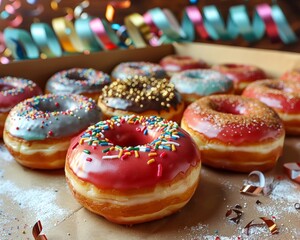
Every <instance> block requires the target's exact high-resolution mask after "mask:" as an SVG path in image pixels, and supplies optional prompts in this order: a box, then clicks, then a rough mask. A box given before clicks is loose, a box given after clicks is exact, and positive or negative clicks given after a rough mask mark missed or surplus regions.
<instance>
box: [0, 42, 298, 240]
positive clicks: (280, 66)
mask: <svg viewBox="0 0 300 240" xmlns="http://www.w3.org/2000/svg"><path fill="white" fill-rule="evenodd" d="M175 52H176V53H179V54H181V55H190V56H193V57H195V58H201V59H204V60H205V61H207V62H208V63H209V64H217V63H224V62H237V63H245V64H254V65H257V66H260V67H261V68H263V69H264V70H266V72H267V73H268V74H269V76H271V77H278V76H280V75H281V74H282V73H283V72H284V71H286V70H288V69H291V68H294V67H297V66H299V65H300V55H299V54H293V53H285V52H276V51H269V50H268V51H265V50H250V49H244V48H238V47H225V46H217V45H209V44H174V45H165V46H160V47H157V48H152V47H149V48H145V49H133V50H115V51H111V52H100V53H92V54H90V55H77V56H65V57H62V58H59V59H46V60H28V61H22V62H14V63H11V64H8V65H0V74H1V75H2V76H6V75H13V76H18V77H24V78H29V79H32V80H34V81H36V82H37V83H38V84H40V85H41V86H42V87H44V85H45V82H46V81H47V79H48V78H49V77H50V76H51V75H52V74H54V73H55V72H57V71H59V70H62V69H67V68H71V67H93V68H96V69H99V70H103V71H105V72H110V71H111V69H112V68H113V67H114V66H115V65H116V64H117V63H119V62H123V61H133V60H137V61H139V60H144V61H152V62H158V61H159V60H160V59H161V58H162V57H163V56H166V55H168V54H172V53H175ZM299 143H300V141H299V139H297V138H290V137H287V138H286V141H285V147H284V152H283V156H282V157H281V158H280V159H279V162H278V164H277V167H276V168H275V169H273V170H272V171H270V172H267V173H266V177H267V182H272V181H273V179H277V181H278V182H277V186H276V187H275V189H274V190H273V192H272V193H271V194H270V195H269V196H247V195H242V194H240V192H239V190H240V188H241V187H242V186H243V184H244V180H246V179H247V175H246V174H236V173H230V172H223V171H217V170H214V169H211V168H207V167H203V168H202V170H201V180H200V185H199V187H198V189H197V191H196V193H195V195H194V196H193V198H192V199H191V201H190V202H189V203H188V204H187V206H185V207H184V208H183V209H182V210H181V211H180V212H178V213H176V214H173V215H172V216H169V217H166V218H164V219H161V220H158V221H153V222H149V223H144V224H139V225H135V226H120V225H116V224H113V223H110V222H108V221H107V220H105V219H103V218H102V217H100V216H97V215H95V214H93V213H91V212H89V211H88V210H86V209H84V208H83V207H82V206H81V205H79V204H78V203H77V202H76V201H75V200H74V198H73V197H72V196H71V193H70V191H69V189H68V187H67V185H66V182H65V178H64V172H63V170H59V171H34V170H31V169H27V168H23V167H22V166H20V165H19V164H17V163H16V162H15V161H14V159H13V158H12V157H11V156H10V154H9V153H8V152H7V151H6V149H5V146H4V145H3V142H1V141H0V239H1V240H5V239H14V240H15V239H32V234H31V231H32V226H33V225H34V224H35V222H37V221H38V220H41V222H42V225H43V232H44V233H45V234H46V236H47V237H48V239H53V240H54V239H55V240H57V239H72V240H76V239H80V240H86V239H97V240H99V239H130V240H132V239H217V236H219V237H220V239H222V240H223V239H239V237H242V239H269V238H270V239H271V238H272V239H293V238H294V239H300V225H299V216H300V215H299V214H300V211H299V210H297V209H296V208H295V206H294V205H295V203H299V202H300V185H299V184H297V183H294V182H292V181H290V180H289V179H288V178H287V177H286V175H285V174H284V172H283V168H282V166H283V163H285V162H294V161H299V157H300V144H299ZM257 200H259V201H260V202H261V204H257ZM236 204H239V205H240V206H242V211H243V215H242V218H241V220H240V222H239V223H238V224H235V223H233V222H232V221H230V220H229V218H231V217H234V216H235V215H232V216H230V217H225V214H226V212H227V210H228V209H230V208H231V207H234V206H235V205H236ZM259 217H268V218H270V219H273V220H274V219H276V221H275V222H276V224H277V227H278V229H279V234H277V235H274V236H272V235H271V233H270V232H269V230H268V228H267V227H265V226H263V227H260V228H259V227H254V228H251V229H250V235H249V236H247V235H246V233H245V230H244V227H245V226H246V225H247V224H248V223H249V222H250V221H251V220H253V219H255V222H258V223H261V222H259Z"/></svg>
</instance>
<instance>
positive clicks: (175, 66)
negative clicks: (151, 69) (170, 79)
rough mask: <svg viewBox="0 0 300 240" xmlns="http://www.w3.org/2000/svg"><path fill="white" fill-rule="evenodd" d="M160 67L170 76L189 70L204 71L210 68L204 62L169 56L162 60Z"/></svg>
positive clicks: (186, 57) (187, 57)
mask: <svg viewBox="0 0 300 240" xmlns="http://www.w3.org/2000/svg"><path fill="white" fill-rule="evenodd" d="M160 65H161V66H162V67H163V68H164V69H165V71H166V72H167V73H168V75H169V76H172V75H173V74H174V73H178V72H181V71H183V70H189V69H199V68H200V69H203V68H209V66H208V65H207V64H206V63H205V62H204V61H202V60H196V59H194V58H192V57H189V56H179V55H169V56H166V57H164V58H163V59H161V60H160Z"/></svg>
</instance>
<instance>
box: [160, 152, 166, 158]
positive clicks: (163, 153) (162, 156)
mask: <svg viewBox="0 0 300 240" xmlns="http://www.w3.org/2000/svg"><path fill="white" fill-rule="evenodd" d="M166 156H167V153H166V152H162V153H161V154H160V155H159V157H160V158H164V157H166Z"/></svg>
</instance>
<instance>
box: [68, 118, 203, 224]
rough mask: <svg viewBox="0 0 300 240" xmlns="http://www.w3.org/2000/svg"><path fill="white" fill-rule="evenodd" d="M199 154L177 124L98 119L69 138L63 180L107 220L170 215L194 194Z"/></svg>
mask: <svg viewBox="0 0 300 240" xmlns="http://www.w3.org/2000/svg"><path fill="white" fill-rule="evenodd" d="M200 168H201V161H200V153H199V151H198V148H197V146H196V145H195V143H194V141H193V140H192V139H191V137H190V136H189V135H188V134H187V133H186V132H185V131H184V130H182V129H181V128H180V127H179V126H178V124H177V123H175V122H168V121H167V120H164V119H162V118H159V117H155V116H151V117H138V116H135V115H131V116H123V117H114V118H112V119H110V120H106V121H102V122H98V123H97V124H95V125H93V126H91V127H89V128H88V129H87V130H86V131H85V132H84V133H83V134H81V135H79V136H78V137H76V138H74V139H73V140H72V142H71V145H70V148H69V151H68V154H67V159H66V166H65V172H66V179H67V182H68V184H69V187H70V189H71V190H72V192H73V194H74V196H75V198H76V199H77V200H78V201H79V202H80V203H81V204H82V205H83V206H84V207H86V208H87V209H89V210H90V211H92V212H94V213H97V214H99V215H101V216H103V217H105V218H107V219H108V220H109V221H112V222H116V223H119V224H136V223H142V222H147V221H151V220H155V219H159V218H162V217H164V216H167V215H170V214H172V213H173V212H175V211H177V210H179V209H180V208H182V207H183V206H184V205H185V204H186V203H187V202H188V201H189V200H190V198H191V197H192V195H193V193H194V192H195V190H196V188H197V185H198V181H199V176H200V175H199V174H200Z"/></svg>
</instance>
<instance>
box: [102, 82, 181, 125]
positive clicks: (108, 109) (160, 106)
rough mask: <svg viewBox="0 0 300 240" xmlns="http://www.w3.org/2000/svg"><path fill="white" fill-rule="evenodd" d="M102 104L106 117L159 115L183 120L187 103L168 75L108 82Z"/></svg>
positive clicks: (103, 93) (174, 119) (169, 118)
mask: <svg viewBox="0 0 300 240" xmlns="http://www.w3.org/2000/svg"><path fill="white" fill-rule="evenodd" d="M98 106H99V107H100V108H101V110H102V113H103V116H104V119H107V118H111V117H112V116H124V115H132V114H137V115H144V116H151V115H156V116H160V117H163V118H165V119H167V120H173V121H177V122H180V119H181V117H182V113H183V110H184V103H183V102H182V101H181V96H180V94H179V93H178V92H177V91H176V89H175V87H174V85H173V84H171V83H169V81H168V80H167V79H159V80H158V79H154V78H146V77H136V78H131V79H128V80H126V81H122V80H116V81H114V82H113V83H111V84H110V85H109V86H105V87H104V88H103V90H102V95H101V96H100V97H99V101H98Z"/></svg>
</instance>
